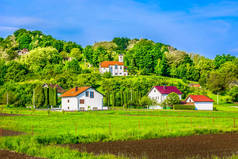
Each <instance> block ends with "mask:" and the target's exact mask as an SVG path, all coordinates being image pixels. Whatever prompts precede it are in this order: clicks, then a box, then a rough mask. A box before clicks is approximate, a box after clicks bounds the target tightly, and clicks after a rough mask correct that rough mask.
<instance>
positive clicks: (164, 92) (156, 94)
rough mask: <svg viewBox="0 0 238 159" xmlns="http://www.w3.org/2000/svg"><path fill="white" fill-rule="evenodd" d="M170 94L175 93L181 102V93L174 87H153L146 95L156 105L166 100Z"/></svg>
mask: <svg viewBox="0 0 238 159" xmlns="http://www.w3.org/2000/svg"><path fill="white" fill-rule="evenodd" d="M172 92H174V93H177V94H178V96H179V99H180V100H181V98H182V97H181V95H182V94H183V93H182V92H181V91H180V90H179V89H178V88H177V87H175V86H154V87H153V88H152V89H151V90H150V92H149V93H148V96H149V98H151V99H153V100H155V101H156V102H157V103H158V104H161V103H163V102H164V100H165V99H166V98H167V96H168V94H170V93H172Z"/></svg>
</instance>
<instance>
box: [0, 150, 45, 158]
mask: <svg viewBox="0 0 238 159" xmlns="http://www.w3.org/2000/svg"><path fill="white" fill-rule="evenodd" d="M0 158H1V159H41V158H39V157H31V156H27V155H24V154H20V153H17V152H13V151H8V150H0Z"/></svg>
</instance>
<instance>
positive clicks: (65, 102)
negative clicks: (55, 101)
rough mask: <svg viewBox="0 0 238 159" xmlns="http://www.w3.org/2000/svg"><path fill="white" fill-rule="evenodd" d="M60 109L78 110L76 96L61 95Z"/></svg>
mask: <svg viewBox="0 0 238 159" xmlns="http://www.w3.org/2000/svg"><path fill="white" fill-rule="evenodd" d="M61 100H62V102H61V104H62V110H68V111H78V98H77V97H62V99H61Z"/></svg>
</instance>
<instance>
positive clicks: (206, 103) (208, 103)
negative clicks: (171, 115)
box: [185, 95, 214, 110]
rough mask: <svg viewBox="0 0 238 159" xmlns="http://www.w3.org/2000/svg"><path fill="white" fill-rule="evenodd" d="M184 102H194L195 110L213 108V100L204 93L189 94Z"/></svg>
mask: <svg viewBox="0 0 238 159" xmlns="http://www.w3.org/2000/svg"><path fill="white" fill-rule="evenodd" d="M185 102H186V104H194V106H195V110H213V102H214V100H212V99H211V98H209V97H207V96H204V95H189V96H188V97H187V98H186V100H185Z"/></svg>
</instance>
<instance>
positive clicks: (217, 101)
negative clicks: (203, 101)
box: [217, 93, 219, 105]
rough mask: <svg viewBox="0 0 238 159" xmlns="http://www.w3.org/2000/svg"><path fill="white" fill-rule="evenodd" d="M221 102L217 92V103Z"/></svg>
mask: <svg viewBox="0 0 238 159" xmlns="http://www.w3.org/2000/svg"><path fill="white" fill-rule="evenodd" d="M218 104H219V95H218V93H217V105H218Z"/></svg>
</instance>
